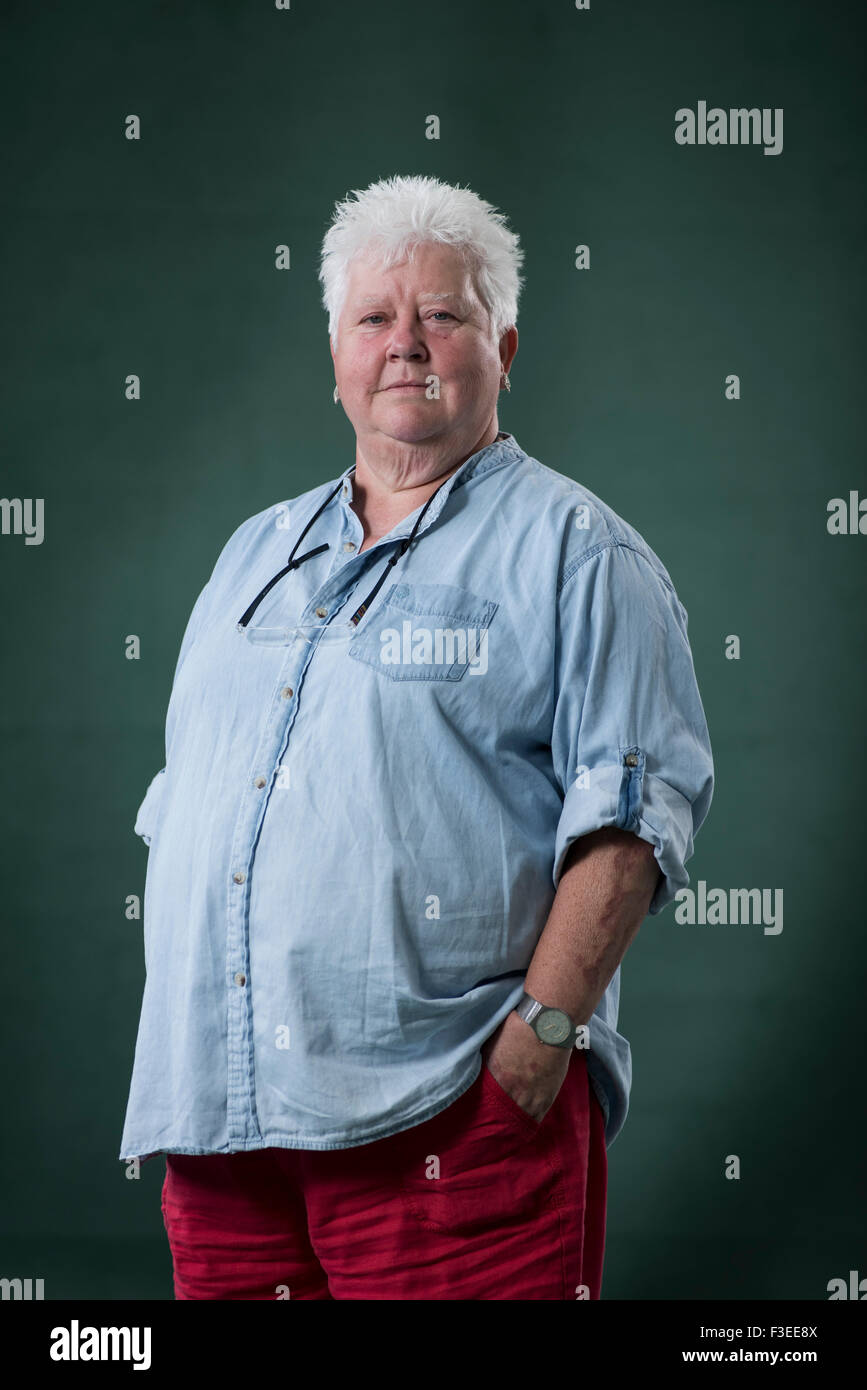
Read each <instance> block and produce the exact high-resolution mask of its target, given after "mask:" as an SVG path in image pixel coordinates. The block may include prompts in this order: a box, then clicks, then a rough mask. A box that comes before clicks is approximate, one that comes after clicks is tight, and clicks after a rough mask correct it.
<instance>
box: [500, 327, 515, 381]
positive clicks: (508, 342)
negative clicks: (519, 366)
mask: <svg viewBox="0 0 867 1390" xmlns="http://www.w3.org/2000/svg"><path fill="white" fill-rule="evenodd" d="M517 351H518V330H517V328H516V327H515V325H514V324H512V327H511V328H507V329H506V331H505V333H504V334H503V336H502V338H501V339H500V361H501V363H502V364H503V371H504V372H508V370H509V368H510V367H511V365H512V363H513V362H514V360H515V354H516V353H517Z"/></svg>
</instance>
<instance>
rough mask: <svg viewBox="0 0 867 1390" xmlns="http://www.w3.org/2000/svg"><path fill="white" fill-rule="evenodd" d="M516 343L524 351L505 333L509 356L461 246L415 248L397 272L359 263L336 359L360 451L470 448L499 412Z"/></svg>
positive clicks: (514, 337) (353, 270) (354, 269)
mask: <svg viewBox="0 0 867 1390" xmlns="http://www.w3.org/2000/svg"><path fill="white" fill-rule="evenodd" d="M513 340H514V345H517V330H516V329H510V330H508V332H507V333H505V334H503V337H502V339H501V343H502V346H503V353H504V356H503V357H501V354H500V344H499V343H497V342H496V341H492V339H491V336H490V319H489V315H488V312H487V310H486V309H485V307H484V305H483V304H482V302H481V300H480V299H479V297H478V294H477V293H476V290H475V287H474V285H473V281H472V277H471V275H470V272H469V271H468V269H467V268H466V267H465V266H464V264H463V262H462V260H461V257H460V255H459V253H458V252H457V251H456V250H455V249H454V247H450V246H441V245H439V244H430V243H425V244H421V245H417V246H416V247H415V251H414V256H413V260H412V261H408V260H407V261H404V262H403V263H401V264H400V265H396V266H392V268H391V269H390V270H381V269H379V268H377V266H376V265H375V264H374V263H373V262H371V261H368V260H366V259H362V258H360V257H359V258H356V259H355V260H354V261H353V262H352V263H351V265H350V271H349V286H348V291H347V295H346V300H345V303H344V306H343V310H342V312H341V315H340V320H339V323H338V331H337V343H338V346H337V351H336V352H335V351H334V347H333V344H332V357H333V359H334V372H335V377H336V380H337V385H338V388H339V391H340V399H341V402H342V404H343V408H344V410H345V411H346V414H347V415H348V417H349V419H350V421H351V422H352V425H353V427H354V429H355V433H356V436H357V438H358V441H359V446H360V447H361V448H362V450H363V449H364V446H365V444H367V445H368V446H371V447H373V448H374V449H375V447H376V446H377V445H380V446H381V445H383V444H384V443H385V442H386V440H390V441H396V442H399V443H404V444H409V445H412V444H419V443H432V444H436V443H437V442H439V441H442V442H443V443H445V444H446V445H451V446H453V447H454V448H456V449H459V448H460V447H461V446H464V447H466V448H467V449H469V448H470V447H472V445H473V444H474V443H475V441H476V440H477V439H478V438H479V437H480V436H481V435H482V434H483V432H484V431H485V430H486V429H487V428H488V426H489V425H490V423H491V420H492V418H493V417H494V414H495V412H496V406H497V398H498V396H499V390H500V378H501V373H502V370H503V367H504V366H505V367H506V370H508V365H509V364H510V363H511V358H512V357H513V356H514V346H513ZM510 348H511V352H509V349H510ZM506 359H508V360H506ZM431 376H434V377H436V378H437V383H438V390H439V396H438V398H437V394H436V389H435V388H436V385H437V383H434V385H433V386H431V387H429V388H428V389H426V386H427V383H428V378H430V377H431ZM396 383H404V384H402V385H396ZM405 383H411V384H410V385H406V384H405Z"/></svg>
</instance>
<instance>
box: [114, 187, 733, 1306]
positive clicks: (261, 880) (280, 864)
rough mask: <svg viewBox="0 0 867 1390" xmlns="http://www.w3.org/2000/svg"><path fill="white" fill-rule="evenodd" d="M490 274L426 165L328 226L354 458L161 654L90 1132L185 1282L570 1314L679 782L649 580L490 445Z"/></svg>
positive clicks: (689, 670)
mask: <svg viewBox="0 0 867 1390" xmlns="http://www.w3.org/2000/svg"><path fill="white" fill-rule="evenodd" d="M521 260H522V253H521V251H520V248H519V245H518V239H517V237H516V236H515V235H514V233H513V232H511V231H510V230H509V229H508V228H507V226H506V224H505V219H504V218H503V217H502V215H501V214H499V213H497V212H495V211H494V209H493V208H492V207H491V206H490V205H489V204H488V203H486V202H483V201H482V200H481V199H480V198H478V197H477V195H476V194H475V193H473V192H471V191H469V190H466V189H463V190H462V189H459V188H453V187H450V186H449V185H447V184H444V183H441V182H439V181H438V180H436V179H433V178H421V177H420V178H393V179H389V180H384V181H381V182H378V183H375V184H373V185H372V186H371V187H370V188H368V189H366V190H364V191H363V192H359V193H357V194H356V195H355V196H354V197H353V198H351V199H347V200H346V201H344V202H341V203H339V204H338V206H337V209H336V211H335V216H334V219H333V222H332V225H331V227H330V228H329V230H328V232H327V234H326V237H325V241H324V246H323V257H322V268H321V278H322V281H323V286H324V302H325V307H326V309H327V312H328V317H329V331H330V341H331V351H332V358H333V362H334V374H335V378H336V387H335V391H334V397H335V401H337V400H338V399H339V401H340V402H341V404H342V406H343V410H344V411H345V413H346V415H347V417H348V419H349V421H350V423H351V425H352V428H353V430H354V433H355V450H354V462H352V463H351V464H349V466H347V467H346V469H345V470H344V472H343V473H341V474H340V475H339V477H332V478H331V479H330V480H329V481H328V482H326V483H323V484H321V485H320V486H318V487H315V488H313V489H312V490H311V491H309V492H306V493H303V494H302V495H301V496H299V497H295V498H292V499H289V500H288V501H284V502H280V503H278V504H276V505H275V506H274V507H269V508H268V509H266V510H265V511H263V512H260V513H258V514H257V515H255V516H252V517H250V518H249V519H248V520H247V521H245V522H243V523H242V525H241V526H240V527H239V528H238V529H237V530H236V531H235V533H234V534H233V535H232V536H231V537H230V539H229V541H228V542H227V544H226V545H225V547H224V548H223V551H222V553H221V554H220V556H219V559H218V561H217V564H216V566H215V568H214V571H213V574H212V575H211V578H210V580H209V582H208V584H207V585H206V586H205V588H204V590H203V591H202V593H201V594H200V596H199V598H198V600H197V602H196V605H195V607H194V609H193V612H192V615H191V617H190V620H189V623H188V626H187V630H186V633H185V635H184V640H183V644H182V647H181V652H180V656H179V660H178V665H177V670H176V673H175V681H174V686H173V689H172V696H171V701H170V704H169V710H168V717H167V725H166V765H165V767H164V768H163V769H162V770H161V771H160V772H159V773H158V774H157V776H156V777H155V778H154V781H153V782H152V784H151V786H150V788H149V789H148V793H147V796H146V797H145V800H144V802H143V804H142V806H141V807H140V810H139V814H138V819H137V821H136V830H137V831H138V833H140V834H141V835H142V837H143V838H144V839H145V840H146V841H147V843H148V844H149V845H150V855H149V863H148V876H147V883H146V890H145V908H144V926H145V954H146V965H147V982H146V986H145V992H144V1000H143V1005H142V1017H141V1023H140V1027H139V1035H138V1042H137V1047H136V1056H135V1066H134V1070H133V1077H132V1087H131V1093H130V1099H129V1105H128V1109H127V1116H126V1125H125V1129H124V1135H123V1140H122V1147H121V1157H122V1158H129V1157H136V1156H137V1157H150V1156H153V1155H154V1154H156V1153H160V1152H164V1153H165V1154H166V1156H167V1158H166V1180H165V1184H164V1187H163V1213H164V1217H165V1222H166V1228H167V1232H168V1237H169V1242H170V1246H171V1250H172V1256H173V1261H174V1282H175V1292H176V1295H177V1297H179V1298H192V1299H198V1298H231V1299H235V1298H237V1299H261V1298H278V1297H291V1298H338V1299H347V1298H349V1299H354V1298H362V1299H367V1298H373V1299H384V1298H398V1299H415V1298H425V1299H430V1298H454V1299H461V1298H485V1299H488V1298H490V1299H500V1298H508V1299H512V1298H522V1299H527V1298H534V1299H565V1298H570V1299H571V1298H575V1297H589V1298H598V1297H599V1295H600V1286H601V1276H602V1256H603V1245H604V1226H605V1202H606V1181H607V1169H606V1145H607V1144H610V1143H611V1142H612V1141H613V1139H614V1137H615V1136H616V1134H617V1133H618V1132H619V1130H620V1128H621V1127H622V1125H623V1121H624V1118H625V1114H626V1108H627V1103H628V1095H629V1088H630V1082H631V1063H630V1050H629V1044H628V1042H627V1041H626V1039H625V1038H623V1037H622V1036H621V1035H620V1034H619V1033H618V1032H617V1009H618V998H619V974H620V970H619V966H620V960H621V959H622V956H623V954H624V952H625V951H626V949H627V946H628V944H629V941H630V940H631V939H632V937H633V935H634V934H635V932H636V931H637V929H638V926H639V924H640V922H641V921H642V919H643V918H644V916H645V914H646V913H647V912H648V910H649V911H650V912H651V913H655V912H658V911H659V910H660V909H661V908H662V907H664V906H665V904H666V903H667V902H669V901H670V900H671V899H672V898H673V896H674V893H675V892H676V891H677V889H678V888H680V887H683V886H684V885H685V884H686V883H687V882H688V875H687V874H686V871H685V868H684V863H685V861H686V860H687V859H688V858H689V857H690V855H691V854H692V849H693V837H694V835H695V833H696V832H697V830H698V828H699V826H700V825H701V823H702V821H703V819H704V817H705V815H706V814H707V810H708V807H709V804H710V798H711V790H712V783H713V774H712V763H711V754H710V745H709V740H708V736H707V729H706V725H705V722H704V713H703V710H702V706H701V700H700V697H699V694H698V690H697V687H696V682H695V674H694V670H693V665H692V659H691V655H690V651H689V644H688V642H687V638H686V612H685V610H684V608H683V606H682V604H681V603H680V601H679V600H678V598H677V595H676V594H675V592H674V589H673V586H672V584H671V580H670V578H669V576H668V573H667V571H666V570H665V568H664V567H663V565H662V563H661V561H660V560H659V559H658V558H657V556H656V555H655V554H654V553H653V551H652V550H651V549H650V548H649V547H648V545H647V544H646V542H645V541H644V540H643V538H642V537H641V536H640V535H639V533H638V532H637V531H635V530H634V529H633V528H632V527H631V526H630V525H629V524H628V523H627V522H626V521H624V520H623V519H621V518H620V517H619V516H617V515H616V513H614V512H613V511H612V510H611V508H610V507H608V506H606V504H605V503H604V502H602V501H601V499H599V498H598V497H596V496H595V495H594V494H593V493H591V492H589V491H588V490H587V489H586V488H584V487H582V486H580V485H579V484H578V483H576V482H574V481H572V480H571V479H570V478H568V477H567V476H565V475H563V474H560V473H557V472H554V471H553V470H551V469H550V468H546V467H544V466H543V465H542V464H540V463H539V462H537V461H536V460H535V459H533V458H532V457H530V456H529V455H528V454H526V453H525V451H524V450H523V449H522V448H521V446H520V445H519V444H518V441H517V440H516V439H515V437H514V436H513V435H511V434H509V433H507V432H505V431H503V430H501V429H500V426H499V420H498V413H497V412H498V397H499V394H500V392H501V391H503V390H505V391H508V390H510V381H509V375H508V374H509V370H510V368H511V366H512V363H513V361H514V358H515V354H516V351H517V345H518V334H517V330H516V327H515V320H516V318H517V299H518V292H519V288H520V283H521V277H520V275H519V268H520V264H521Z"/></svg>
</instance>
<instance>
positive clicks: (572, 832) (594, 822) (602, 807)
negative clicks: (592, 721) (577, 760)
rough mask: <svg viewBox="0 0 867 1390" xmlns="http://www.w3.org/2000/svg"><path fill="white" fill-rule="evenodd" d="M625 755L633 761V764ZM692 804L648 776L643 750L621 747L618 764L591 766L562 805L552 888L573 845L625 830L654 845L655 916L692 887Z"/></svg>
mask: <svg viewBox="0 0 867 1390" xmlns="http://www.w3.org/2000/svg"><path fill="white" fill-rule="evenodd" d="M627 757H629V758H631V759H633V760H634V762H633V764H632V765H630V764H629V763H628V762H627V761H626V760H627ZM693 825H694V822H693V812H692V805H691V803H690V802H689V801H688V800H687V798H686V797H685V796H683V795H682V793H681V792H679V791H677V789H676V788H675V787H672V786H671V784H670V783H669V782H666V781H665V780H664V779H663V778H662V777H659V776H657V775H656V774H655V773H648V772H647V771H646V770H645V766H644V753H643V751H642V750H641V749H638V748H634V749H623V750H622V752H621V761H620V762H619V763H608V764H606V765H604V766H602V767H595V768H591V769H589V770H588V771H587V773H586V774H585V777H584V778H579V779H577V780H576V781H575V782H573V784H572V786H571V787H570V788H569V791H568V792H567V794H566V797H565V800H564V802H563V810H562V812H561V814H560V820H559V822H558V824H557V834H556V837H555V843H554V868H553V879H554V887H555V888H557V887H559V884H560V875H561V874H562V872H563V863H564V860H565V858H566V855H567V853H568V851H569V848H570V846H571V845H572V844H573V842H574V841H575V840H577V839H579V838H580V837H581V836H582V835H589V834H591V833H592V831H594V830H602V829H604V828H605V827H606V826H611V827H614V828H615V829H617V830H627V831H630V832H631V833H632V834H634V835H637V836H638V838H639V839H641V840H647V841H648V842H649V843H650V844H652V845H653V847H654V855H655V858H656V861H657V863H658V865H659V868H660V869H661V871H662V874H661V877H660V879H659V881H658V883H657V886H656V889H655V891H654V894H653V897H652V898H651V900H650V906H649V908H648V913H649V914H650V915H651V916H655V915H656V914H657V913H658V912H661V911H662V909H663V908H664V907H666V906H667V905H668V904H669V903H670V902H671V901H672V900H673V898H674V896H675V894H676V893H677V892H678V891H679V890H680V889H681V888H685V887H686V886H687V884H688V883H689V874H688V873H687V872H686V869H685V867H684V865H685V864H686V861H687V860H688V859H690V858H691V857H692V854H693Z"/></svg>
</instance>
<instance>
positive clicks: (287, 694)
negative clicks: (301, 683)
mask: <svg viewBox="0 0 867 1390" xmlns="http://www.w3.org/2000/svg"><path fill="white" fill-rule="evenodd" d="M280 694H281V695H282V696H283V699H284V700H291V699H292V687H291V685H284V687H283V689H282V690H281V691H280Z"/></svg>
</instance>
